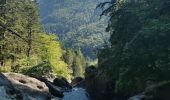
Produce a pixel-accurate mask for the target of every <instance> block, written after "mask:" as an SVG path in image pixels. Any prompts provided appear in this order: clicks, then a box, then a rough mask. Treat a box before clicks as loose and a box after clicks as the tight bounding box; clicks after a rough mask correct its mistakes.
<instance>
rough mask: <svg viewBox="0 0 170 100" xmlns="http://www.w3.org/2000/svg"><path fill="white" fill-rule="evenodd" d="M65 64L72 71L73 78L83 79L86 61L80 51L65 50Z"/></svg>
mask: <svg viewBox="0 0 170 100" xmlns="http://www.w3.org/2000/svg"><path fill="white" fill-rule="evenodd" d="M64 59H65V62H66V63H67V64H68V65H69V68H70V69H72V70H73V76H74V77H83V76H84V71H85V67H86V59H85V58H84V55H83V54H82V52H81V50H80V49H78V50H75V51H73V50H71V49H66V53H65V54H64Z"/></svg>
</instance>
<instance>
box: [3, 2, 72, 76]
mask: <svg viewBox="0 0 170 100" xmlns="http://www.w3.org/2000/svg"><path fill="white" fill-rule="evenodd" d="M6 5H7V12H6V13H4V14H2V15H1V17H0V23H1V24H2V25H1V26H5V27H1V29H0V36H1V38H0V51H1V52H0V66H1V68H0V70H1V71H3V72H9V71H12V72H24V73H26V74H28V75H35V76H42V75H44V74H45V72H47V73H46V74H47V75H48V74H49V73H51V74H53V75H56V76H63V77H66V78H67V79H70V78H71V70H69V69H68V66H67V64H66V63H65V62H64V61H63V60H62V55H63V52H62V49H61V45H60V42H59V41H58V39H57V36H56V35H54V34H48V35H47V34H46V33H44V32H43V30H42V25H41V23H40V17H39V10H38V7H37V5H36V2H34V1H30V0H8V2H7V4H6ZM7 29H8V30H7ZM44 62H48V63H44ZM32 66H34V67H32ZM44 71H45V72H44Z"/></svg>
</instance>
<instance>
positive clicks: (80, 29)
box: [39, 0, 109, 58]
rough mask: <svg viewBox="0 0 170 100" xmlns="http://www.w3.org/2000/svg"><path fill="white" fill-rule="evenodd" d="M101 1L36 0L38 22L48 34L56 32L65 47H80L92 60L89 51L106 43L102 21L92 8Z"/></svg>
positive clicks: (98, 11)
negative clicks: (40, 22)
mask: <svg viewBox="0 0 170 100" xmlns="http://www.w3.org/2000/svg"><path fill="white" fill-rule="evenodd" d="M103 1H104V0H103ZM100 2H102V0H51V1H49V0H39V5H40V11H41V19H42V23H43V24H44V29H45V31H46V32H48V33H56V34H58V36H59V39H60V40H61V41H62V42H63V44H64V46H65V47H71V48H81V49H82V51H83V53H84V54H85V55H87V56H89V57H91V58H95V53H94V52H93V51H94V50H95V49H96V48H100V47H101V46H102V45H103V44H104V42H105V41H107V40H108V38H109V34H105V28H106V25H107V21H106V18H105V19H99V17H100V16H99V15H100V13H101V11H100V10H99V9H96V5H97V4H99V3H100Z"/></svg>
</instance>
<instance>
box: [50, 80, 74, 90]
mask: <svg viewBox="0 0 170 100" xmlns="http://www.w3.org/2000/svg"><path fill="white" fill-rule="evenodd" d="M53 84H54V85H56V86H59V87H62V88H70V89H71V88H72V87H71V86H70V84H69V83H68V82H67V80H66V79H65V78H55V79H54V80H53Z"/></svg>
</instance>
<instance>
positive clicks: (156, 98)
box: [144, 81, 170, 100]
mask: <svg viewBox="0 0 170 100" xmlns="http://www.w3.org/2000/svg"><path fill="white" fill-rule="evenodd" d="M144 100H170V81H168V82H161V83H160V84H158V85H153V86H150V87H148V88H147V89H146V90H145V99H144Z"/></svg>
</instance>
